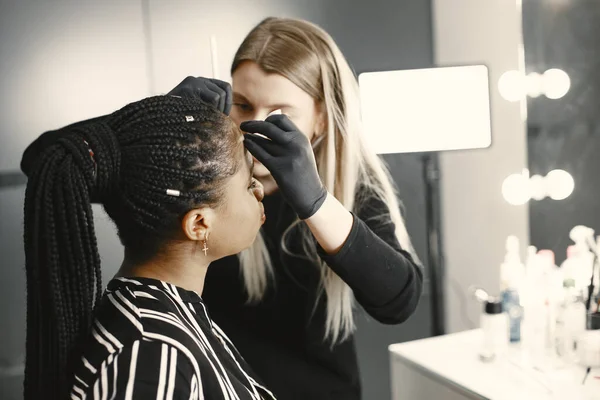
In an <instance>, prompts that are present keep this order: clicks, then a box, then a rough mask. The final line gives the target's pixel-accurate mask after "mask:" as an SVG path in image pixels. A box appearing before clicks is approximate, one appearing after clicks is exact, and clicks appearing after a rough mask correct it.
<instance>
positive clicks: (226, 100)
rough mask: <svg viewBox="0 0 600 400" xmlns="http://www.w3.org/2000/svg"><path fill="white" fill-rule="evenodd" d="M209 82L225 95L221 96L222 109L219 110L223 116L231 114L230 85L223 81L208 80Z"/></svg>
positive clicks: (231, 97)
mask: <svg viewBox="0 0 600 400" xmlns="http://www.w3.org/2000/svg"><path fill="white" fill-rule="evenodd" d="M210 81H211V82H212V83H214V84H215V85H217V86H218V87H219V88H221V89H222V90H223V92H224V93H225V95H224V96H223V98H224V102H223V108H221V110H222V111H223V113H224V114H226V115H229V113H230V112H231V106H232V104H233V91H232V89H231V85H230V84H229V83H227V82H225V81H220V80H218V79H210Z"/></svg>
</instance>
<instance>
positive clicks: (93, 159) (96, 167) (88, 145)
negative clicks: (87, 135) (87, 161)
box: [83, 140, 98, 179]
mask: <svg viewBox="0 0 600 400" xmlns="http://www.w3.org/2000/svg"><path fill="white" fill-rule="evenodd" d="M83 143H85V145H86V146H87V148H88V153H89V154H90V158H91V159H92V162H93V163H94V172H93V174H94V179H96V172H97V171H98V164H96V158H94V150H92V147H91V146H90V144H89V143H88V142H87V141H86V140H84V141H83Z"/></svg>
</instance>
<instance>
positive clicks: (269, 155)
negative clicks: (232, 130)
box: [240, 115, 327, 219]
mask: <svg viewBox="0 0 600 400" xmlns="http://www.w3.org/2000/svg"><path fill="white" fill-rule="evenodd" d="M240 128H241V129H242V130H243V131H244V132H248V133H247V134H245V135H244V144H245V146H246V148H247V149H248V151H250V153H252V155H253V156H254V157H256V159H257V160H258V161H260V162H261V163H263V164H264V166H265V167H267V169H268V170H269V171H270V172H271V175H273V178H274V179H275V182H277V185H278V186H279V190H281V194H282V195H283V197H284V198H285V200H286V201H287V202H288V203H289V204H290V206H291V207H292V209H293V210H294V211H295V212H296V214H298V217H299V218H300V219H307V218H310V217H311V216H313V215H314V214H315V213H316V212H317V210H318V209H319V208H320V207H321V206H322V205H323V202H324V201H325V199H326V198H327V190H326V189H325V187H324V186H323V184H322V183H321V179H320V178H319V174H318V172H317V164H316V162H315V155H314V153H313V149H312V146H311V145H310V142H309V141H308V138H307V137H306V136H305V135H304V134H303V133H302V132H300V131H299V130H298V128H296V126H295V125H294V123H293V122H292V121H290V119H289V118H288V117H287V116H285V115H272V116H270V117H269V118H267V119H266V120H265V121H246V122H243V123H242V124H241V125H240ZM256 133H259V134H261V135H264V136H265V137H266V138H268V139H266V138H264V137H260V136H258V135H256Z"/></svg>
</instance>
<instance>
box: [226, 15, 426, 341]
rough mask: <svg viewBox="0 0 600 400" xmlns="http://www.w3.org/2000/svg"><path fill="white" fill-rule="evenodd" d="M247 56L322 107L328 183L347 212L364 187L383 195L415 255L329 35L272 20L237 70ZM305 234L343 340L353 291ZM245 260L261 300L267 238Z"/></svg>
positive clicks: (321, 156)
mask: <svg viewBox="0 0 600 400" xmlns="http://www.w3.org/2000/svg"><path fill="white" fill-rule="evenodd" d="M244 61H252V62H255V63H257V64H258V65H259V66H260V67H261V68H262V69H263V70H264V71H265V72H267V73H277V74H280V75H283V76H284V77H286V78H287V79H289V80H290V81H291V82H293V83H294V84H296V85H297V86H298V87H300V88H301V89H303V90H304V91H305V92H307V93H308V94H310V95H311V96H312V97H313V98H314V99H315V100H316V101H317V102H318V103H319V104H321V105H322V106H323V107H324V111H325V114H326V117H327V124H326V127H327V131H326V133H325V134H324V135H323V136H324V137H323V140H322V141H321V142H320V144H319V145H318V146H317V147H316V148H315V158H316V161H317V167H318V170H319V175H320V177H321V180H322V181H323V184H324V185H325V187H326V188H327V190H328V191H329V192H330V193H332V194H333V195H334V196H335V197H336V198H337V199H338V200H339V201H340V202H341V203H342V204H343V205H344V206H345V207H346V208H347V209H348V210H353V211H356V210H357V209H358V208H359V206H360V204H355V202H356V203H358V202H360V198H357V193H358V191H359V189H360V191H361V192H362V191H363V190H365V189H366V190H367V191H369V192H371V193H372V194H373V195H375V196H377V197H379V198H380V199H381V200H382V201H383V202H384V203H385V204H387V206H388V208H389V216H390V217H391V220H392V222H394V224H395V227H396V236H397V237H398V241H399V242H400V245H401V246H402V248H404V249H406V250H407V251H410V252H411V253H413V254H414V251H413V249H412V245H411V242H410V238H409V236H408V233H407V231H406V227H405V225H404V221H403V219H402V216H401V214H400V210H399V204H398V201H397V198H396V193H395V191H394V186H393V185H392V183H391V178H390V176H389V173H388V170H387V168H386V167H385V165H384V164H383V162H382V161H381V159H380V158H379V157H377V155H376V154H375V153H374V152H373V151H371V150H370V149H368V147H367V145H366V143H365V142H364V139H363V136H362V128H361V122H360V119H361V118H360V100H359V92H358V83H357V81H356V77H355V75H354V73H353V71H352V70H351V68H350V66H349V65H348V62H347V61H346V59H345V58H344V56H343V55H342V53H341V51H340V50H339V48H338V47H337V45H336V44H335V42H334V41H333V39H332V38H331V36H329V34H327V32H325V31H324V30H323V29H321V28H320V27H318V26H316V25H314V24H312V23H310V22H307V21H303V20H297V19H288V18H267V19H265V20H264V21H262V22H261V23H260V24H259V25H257V26H256V27H255V28H254V29H253V30H252V31H251V32H250V33H249V34H248V36H247V37H246V38H245V39H244V41H243V42H242V44H241V46H240V48H239V49H238V51H237V53H236V55H235V57H234V60H233V64H232V67H231V73H232V74H233V73H234V72H235V70H236V68H237V67H238V66H239V65H240V63H242V62H244ZM298 223H299V221H297V222H296V223H295V224H292V226H290V227H289V228H288V229H287V230H286V231H285V233H284V235H283V237H282V238H281V246H282V249H283V250H284V251H285V252H287V253H289V251H288V250H287V246H286V241H285V239H286V236H287V234H288V233H289V232H290V230H291V229H292V228H293V227H294V226H296V225H297V224H298ZM300 232H301V234H302V243H303V248H304V251H305V252H306V256H307V257H308V258H309V259H310V260H312V261H313V262H314V263H315V264H317V265H320V267H321V274H322V281H321V283H322V285H321V291H320V294H322V293H323V292H325V294H326V296H327V318H326V323H325V338H329V339H331V340H332V343H336V342H338V341H343V340H345V339H346V338H347V337H348V336H349V335H350V334H351V333H352V332H353V331H354V329H355V323H354V315H353V308H354V296H353V293H352V290H351V289H350V287H349V286H348V285H347V284H346V283H345V282H344V281H343V280H342V279H341V278H340V277H339V276H338V275H337V274H336V273H335V272H333V270H331V268H329V267H328V266H327V265H326V264H325V263H324V262H322V261H321V260H320V258H319V256H318V255H317V252H316V247H315V242H314V239H313V237H312V235H311V234H310V231H308V230H307V229H301V231H300ZM239 257H240V264H241V271H242V275H243V278H244V283H245V286H246V291H247V294H248V300H249V301H250V302H257V301H260V300H261V299H262V297H263V295H264V293H265V290H266V288H267V285H268V283H269V279H270V278H271V277H272V274H273V269H272V264H271V260H270V257H269V253H268V251H267V248H266V246H265V242H264V240H263V238H262V236H261V235H258V238H257V240H256V241H255V243H254V245H253V246H252V247H251V248H250V249H248V250H245V251H243V252H242V253H241V254H240V256H239ZM316 301H317V299H315V304H316Z"/></svg>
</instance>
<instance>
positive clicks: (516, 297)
mask: <svg viewBox="0 0 600 400" xmlns="http://www.w3.org/2000/svg"><path fill="white" fill-rule="evenodd" d="M524 278H525V267H524V265H523V263H522V262H521V257H520V255H519V239H518V238H517V237H516V236H509V237H507V238H506V255H505V257H504V262H503V263H502V265H500V290H501V293H500V297H501V299H502V309H503V311H504V312H506V313H507V315H508V321H509V327H510V341H511V342H513V343H514V342H519V341H521V320H522V318H523V308H522V307H521V299H520V290H521V286H522V283H523V279H524Z"/></svg>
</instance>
